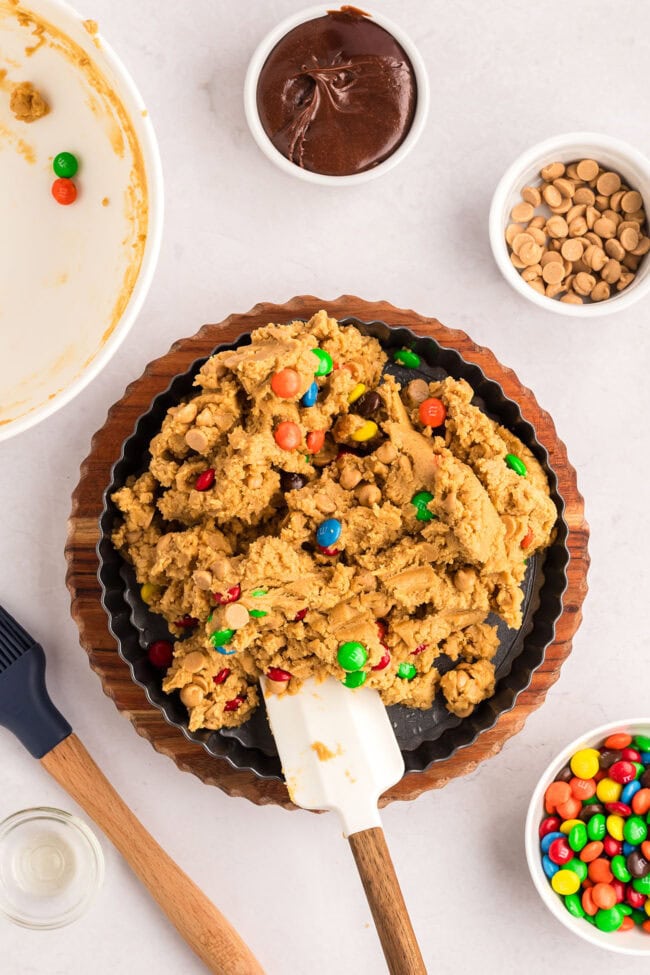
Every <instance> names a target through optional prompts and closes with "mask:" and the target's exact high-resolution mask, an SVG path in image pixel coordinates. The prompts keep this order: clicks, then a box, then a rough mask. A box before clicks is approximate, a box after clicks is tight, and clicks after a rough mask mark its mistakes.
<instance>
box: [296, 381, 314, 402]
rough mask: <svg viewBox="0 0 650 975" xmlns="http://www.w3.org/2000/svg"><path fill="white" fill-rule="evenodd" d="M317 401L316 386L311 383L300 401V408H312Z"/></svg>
mask: <svg viewBox="0 0 650 975" xmlns="http://www.w3.org/2000/svg"><path fill="white" fill-rule="evenodd" d="M317 399H318V384H317V383H316V382H313V383H312V384H311V386H310V387H309V389H308V390H307V392H306V393H305V394H304V395H303V397H302V399H301V400H300V405H301V406H314V405H315V404H316V400H317Z"/></svg>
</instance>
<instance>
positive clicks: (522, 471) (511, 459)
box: [505, 454, 526, 477]
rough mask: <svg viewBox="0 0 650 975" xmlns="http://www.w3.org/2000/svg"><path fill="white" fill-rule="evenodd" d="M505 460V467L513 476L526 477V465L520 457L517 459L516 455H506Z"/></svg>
mask: <svg viewBox="0 0 650 975" xmlns="http://www.w3.org/2000/svg"><path fill="white" fill-rule="evenodd" d="M505 459H506V465H507V466H508V467H509V468H510V470H511V471H514V472H515V474H519V477H525V476H526V465H525V464H524V462H523V460H522V459H521V458H520V457H517V455H516V454H506V458H505Z"/></svg>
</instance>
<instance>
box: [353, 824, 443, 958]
mask: <svg viewBox="0 0 650 975" xmlns="http://www.w3.org/2000/svg"><path fill="white" fill-rule="evenodd" d="M348 840H349V841H350V846H351V847H352V853H353V855H354V859H355V861H356V864H357V870H358V871H359V876H360V877H361V882H362V884H363V887H364V890H365V892H366V897H367V898H368V903H369V905H370V910H371V911H372V916H373V919H374V922H375V927H376V928H377V934H378V935H379V940H380V941H381V946H382V948H383V949H384V955H385V957H386V962H387V964H388V970H389V972H390V975H427V970H426V968H425V965H424V961H423V959H422V955H421V954H420V948H419V946H418V943H417V939H416V937H415V932H414V931H413V927H412V925H411V919H410V917H409V914H408V911H407V909H406V904H405V903H404V897H403V895H402V891H401V888H400V885H399V880H398V879H397V874H396V873H395V867H394V866H393V861H392V860H391V858H390V853H389V851H388V846H387V845H386V839H385V837H384V831H383V829H381V828H380V827H379V826H376V827H374V828H373V829H364V830H361V832H359V833H352V834H351V835H350V836H348Z"/></svg>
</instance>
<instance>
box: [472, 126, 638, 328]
mask: <svg viewBox="0 0 650 975" xmlns="http://www.w3.org/2000/svg"><path fill="white" fill-rule="evenodd" d="M578 159H595V160H597V162H599V163H602V164H603V165H604V166H608V167H609V168H611V169H613V170H615V171H616V172H618V173H620V174H621V176H622V177H623V179H624V180H625V181H626V183H627V184H628V185H629V186H630V187H631V188H632V189H635V190H638V191H639V192H640V193H641V195H642V197H643V200H644V204H646V205H647V206H650V160H648V159H647V158H646V157H645V156H644V155H643V154H642V153H640V152H639V151H638V149H635V148H634V146H631V145H628V143H627V142H622V141H621V140H620V139H614V138H612V137H611V136H608V135H599V134H597V133H594V132H568V133H567V134H566V135H557V136H554V137H553V138H552V139H547V140H546V141H545V142H539V143H538V144H537V145H535V146H533V147H532V148H531V149H527V150H526V152H523V153H522V154H521V156H519V157H518V158H517V159H515V161H514V162H513V164H512V165H511V166H510V168H509V169H508V170H507V171H506V172H505V174H504V175H503V177H502V178H501V180H500V182H499V184H498V186H497V188H496V190H495V192H494V196H493V197H492V205H491V207H490V223H489V227H490V245H491V247H492V253H493V254H494V259H495V261H496V262H497V265H498V267H499V270H500V271H501V273H502V274H503V276H504V278H505V279H506V281H507V282H508V284H510V285H512V287H513V288H514V289H515V291H518V292H519V294H521V295H523V296H524V298H528V300H529V301H532V302H534V303H535V304H536V305H539V306H540V308H545V309H546V311H554V312H558V314H560V315H573V316H574V317H582V318H596V317H598V316H599V315H610V314H612V312H615V311H622V310H623V309H624V308H629V306H630V305H633V304H634V302H635V301H638V300H639V299H640V298H643V297H644V296H645V295H647V294H648V292H649V291H650V260H649V259H648V256H646V257H645V258H644V259H643V260H642V262H641V264H640V265H639V270H638V271H637V274H636V277H635V278H634V281H632V283H631V284H629V285H628V287H627V288H625V290H624V291H620V292H617V291H614V293H613V294H612V297H611V298H608V299H607V300H606V301H598V302H592V303H590V304H584V305H570V304H568V303H566V302H563V301H559V300H558V299H557V298H547V297H546V296H545V295H541V294H539V292H538V291H535V289H534V288H531V287H530V285H529V284H527V283H526V282H525V281H524V279H523V278H522V277H521V274H520V273H519V271H518V270H517V269H516V268H515V267H514V266H513V264H512V263H511V261H510V255H509V253H508V245H507V243H506V239H505V230H506V227H507V226H508V224H509V223H511V222H512V220H511V218H510V211H511V210H512V208H513V206H514V205H515V204H516V203H519V202H520V201H521V191H522V189H523V188H524V186H528V185H531V184H533V185H535V184H537V183H539V182H540V176H539V171H540V169H541V168H542V166H545V165H547V164H548V163H551V162H564V163H566V162H573V161H575V160H578Z"/></svg>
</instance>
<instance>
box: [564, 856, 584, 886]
mask: <svg viewBox="0 0 650 975" xmlns="http://www.w3.org/2000/svg"><path fill="white" fill-rule="evenodd" d="M562 869H563V870H571V871H572V873H574V874H575V875H576V876H577V877H578V879H579V881H580V883H582V881H583V880H586V879H587V874H588V873H589V868H588V867H587V864H586V863H583V862H582V860H579V859H578V858H577V857H574V858H573V860H569V862H568V863H565V864H564V866H563V868H562Z"/></svg>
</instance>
